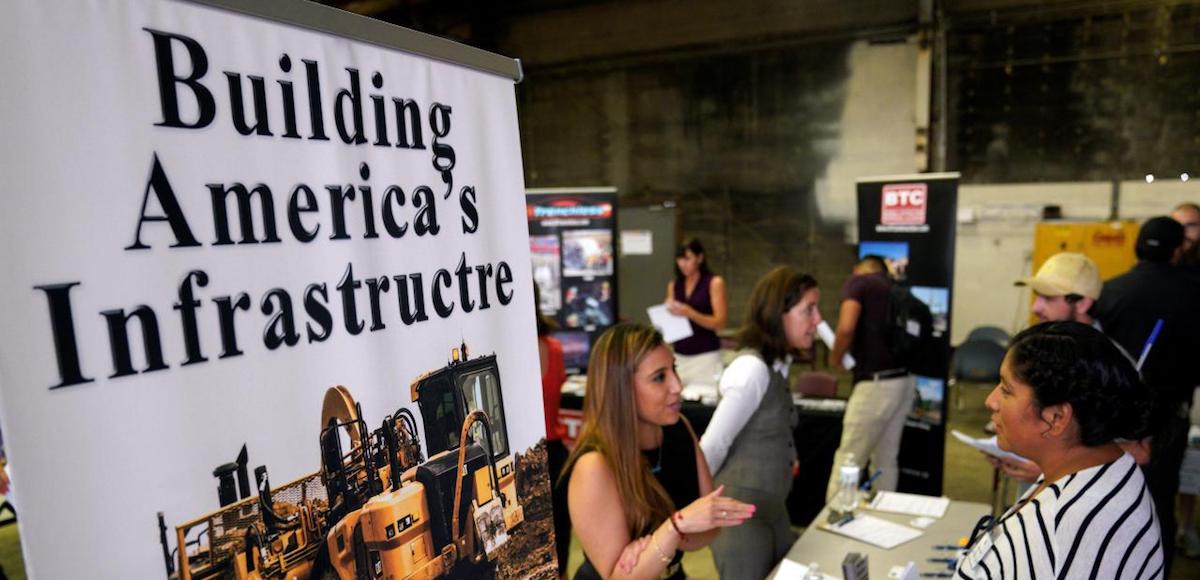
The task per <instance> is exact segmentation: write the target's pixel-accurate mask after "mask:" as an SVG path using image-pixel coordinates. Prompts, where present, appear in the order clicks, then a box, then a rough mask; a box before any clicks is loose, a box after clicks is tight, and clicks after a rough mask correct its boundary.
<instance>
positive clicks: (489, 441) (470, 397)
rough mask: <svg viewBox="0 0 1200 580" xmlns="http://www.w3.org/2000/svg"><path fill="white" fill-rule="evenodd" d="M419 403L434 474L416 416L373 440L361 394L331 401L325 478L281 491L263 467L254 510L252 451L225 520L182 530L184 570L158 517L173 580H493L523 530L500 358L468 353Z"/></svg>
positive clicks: (226, 503) (423, 379) (392, 418)
mask: <svg viewBox="0 0 1200 580" xmlns="http://www.w3.org/2000/svg"><path fill="white" fill-rule="evenodd" d="M410 393H411V395H412V401H413V402H415V403H417V407H418V409H419V410H420V412H421V417H422V419H423V427H424V432H425V437H426V440H427V446H426V447H427V449H428V453H429V459H428V460H425V459H424V457H423V455H422V453H421V444H420V440H419V438H418V435H417V422H416V418H415V417H414V416H413V414H412V413H411V412H410V411H409V410H408V409H405V408H401V409H399V410H398V411H396V412H395V413H394V414H392V415H388V416H387V417H385V418H384V420H383V422H382V424H381V426H380V427H379V428H377V429H375V430H368V428H367V424H366V422H365V421H364V420H363V419H362V409H361V407H360V406H359V405H358V404H357V403H355V402H354V399H353V397H352V396H351V395H350V392H349V390H348V389H346V388H345V387H342V386H337V387H332V388H330V389H329V390H328V391H326V393H325V398H324V401H323V403H322V410H321V426H322V428H321V434H320V440H319V441H320V448H321V470H320V471H318V472H316V473H314V474H310V475H308V476H305V477H303V478H300V479H299V480H296V481H294V482H290V483H288V484H285V485H284V486H282V487H280V488H278V489H275V490H272V489H271V486H270V483H269V481H268V479H267V474H266V468H265V467H259V468H258V469H256V470H255V476H256V480H257V482H258V496H257V497H254V498H251V497H247V496H248V495H249V494H248V492H249V490H248V482H247V481H246V476H245V465H246V458H245V448H244V447H243V450H242V454H241V455H240V456H239V460H238V461H237V462H235V463H231V464H226V465H223V466H221V467H219V468H217V470H216V471H214V475H216V476H217V477H218V479H219V481H220V482H221V483H220V485H219V486H218V495H219V496H220V499H221V502H222V505H223V507H222V509H221V510H218V511H216V512H213V513H211V514H207V515H205V516H202V517H201V518H197V519H196V520H193V521H191V522H187V523H185V524H183V525H180V526H177V527H176V546H178V547H177V549H176V551H177V553H176V554H175V556H176V557H172V556H173V554H172V552H171V551H169V550H168V542H167V528H166V524H165V522H164V518H163V515H162V513H161V512H160V513H159V530H160V536H161V538H160V539H161V542H162V546H163V557H164V559H165V560H166V565H167V575H168V577H169V578H172V579H174V578H179V579H181V580H190V579H195V578H235V579H237V580H258V579H268V578H270V579H276V578H279V579H287V580H305V579H308V578H314V579H318V580H328V579H338V580H366V579H383V578H388V579H396V580H399V579H406V578H412V579H420V578H438V577H442V576H450V577H456V576H461V575H472V576H473V575H476V574H477V573H479V572H485V571H486V569H487V567H488V566H491V565H493V564H494V561H493V560H494V556H495V555H496V554H497V549H498V548H499V547H500V546H501V545H503V544H504V542H505V541H507V537H508V533H509V532H510V531H511V530H512V529H513V528H514V527H516V526H517V525H519V524H520V523H521V522H522V521H523V520H524V511H523V508H522V507H521V506H520V504H519V503H518V502H517V496H516V473H515V471H516V470H515V467H514V463H513V457H512V455H511V453H510V449H509V442H508V434H507V429H506V423H505V415H504V402H503V399H502V398H501V397H502V394H501V389H500V375H499V369H498V366H497V364H496V357H495V355H487V356H482V357H477V358H476V359H474V360H469V358H468V356H467V349H466V345H465V344H464V345H462V346H461V347H460V348H456V349H453V351H452V356H451V360H450V362H449V363H448V364H447V365H446V366H445V367H443V368H441V369H437V370H435V371H431V372H428V373H425V374H423V375H421V376H420V377H418V378H417V379H416V380H414V381H413V382H412V383H411V385H410ZM234 474H237V476H238V480H237V481H238V488H237V489H235V487H234V483H233V481H234ZM460 474H461V475H460ZM239 492H240V495H241V499H238V496H239Z"/></svg>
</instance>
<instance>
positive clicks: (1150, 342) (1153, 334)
mask: <svg viewBox="0 0 1200 580" xmlns="http://www.w3.org/2000/svg"><path fill="white" fill-rule="evenodd" d="M1162 327H1163V319H1161V318H1159V319H1158V321H1157V322H1155V323H1154V330H1151V331H1150V337H1149V338H1147V339H1146V345H1145V346H1143V347H1142V354H1141V355H1139V356H1138V360H1137V370H1139V371H1140V370H1142V364H1143V363H1145V362H1146V357H1147V356H1149V355H1150V347H1152V346H1154V341H1155V339H1157V338H1158V333H1159V332H1161V331H1162Z"/></svg>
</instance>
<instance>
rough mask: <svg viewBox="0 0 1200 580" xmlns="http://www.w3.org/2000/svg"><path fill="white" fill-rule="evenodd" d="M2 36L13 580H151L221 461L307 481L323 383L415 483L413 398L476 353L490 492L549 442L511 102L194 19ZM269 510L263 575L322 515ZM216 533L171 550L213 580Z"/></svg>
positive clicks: (206, 17) (259, 22) (70, 26)
mask: <svg viewBox="0 0 1200 580" xmlns="http://www.w3.org/2000/svg"><path fill="white" fill-rule="evenodd" d="M0 39H2V40H0V42H2V43H3V45H2V48H0V76H2V78H4V79H5V81H4V84H5V88H4V90H3V91H2V92H0V167H3V171H2V178H0V188H3V192H2V196H0V248H2V249H0V272H2V274H3V282H2V283H0V303H3V305H4V307H3V308H2V309H0V426H2V428H3V432H4V441H5V445H6V451H7V455H8V459H9V462H10V469H11V472H12V477H13V488H14V497H15V498H16V501H15V504H16V505H17V509H18V511H19V512H20V528H21V543H22V547H23V549H24V554H25V557H26V567H27V570H28V572H29V574H30V576H32V577H36V578H164V577H166V576H167V573H166V569H165V562H164V554H163V548H162V546H161V545H160V534H159V525H158V519H157V513H158V512H162V513H163V514H164V520H165V523H166V526H167V532H166V534H165V535H166V540H167V542H166V544H167V550H168V551H169V552H170V551H173V550H176V549H178V545H177V544H178V542H177V537H176V534H177V530H176V526H179V525H181V524H183V523H184V522H187V521H190V520H194V519H196V518H200V517H201V516H203V515H205V514H208V513H210V512H213V511H216V510H218V509H219V508H220V504H219V503H218V492H217V488H218V481H217V479H215V478H214V476H213V471H214V468H215V467H217V466H218V465H221V464H224V463H227V462H232V461H234V460H235V457H236V456H237V454H238V452H239V450H240V449H241V447H242V445H243V444H245V445H246V446H247V448H248V451H249V470H250V472H251V474H250V479H251V481H250V486H251V488H252V489H251V493H250V495H251V496H252V497H253V498H254V499H257V497H258V494H259V487H258V486H257V485H256V482H255V480H254V475H253V472H254V470H255V469H256V468H257V467H258V466H265V467H266V469H267V471H268V473H269V476H270V483H271V485H272V486H275V487H276V488H278V487H280V486H282V485H284V484H286V483H287V482H290V481H292V480H295V479H297V478H301V477H304V476H306V475H310V474H313V473H315V472H317V471H318V470H319V469H320V467H321V458H322V454H321V442H320V440H319V439H320V435H321V428H322V427H323V425H322V421H321V418H322V402H323V398H324V397H325V396H326V390H327V389H328V388H329V387H332V386H334V385H345V386H346V387H347V389H348V391H349V392H350V393H351V394H352V396H353V399H354V400H355V401H357V402H358V403H359V404H360V405H361V409H362V417H361V418H362V419H363V421H365V424H366V427H367V428H368V429H370V430H375V429H378V428H379V427H380V425H381V423H382V422H383V420H384V417H385V416H387V415H391V414H393V413H395V412H396V411H397V410H398V409H401V408H406V409H409V410H410V412H411V413H412V414H413V415H414V416H415V419H416V421H415V422H416V424H417V426H418V430H419V437H420V442H421V448H422V449H421V451H422V453H424V454H425V458H426V459H428V455H429V454H430V451H431V450H430V449H428V448H427V446H428V445H431V444H432V443H433V442H432V441H431V439H433V440H434V441H438V440H445V441H450V442H452V444H453V445H454V446H457V445H458V431H457V428H459V427H461V425H459V423H458V422H450V423H447V424H448V425H451V426H452V427H454V429H448V430H447V432H446V433H440V434H438V433H426V432H425V431H426V426H427V425H428V424H429V423H428V421H431V420H434V418H433V417H431V416H429V414H430V413H431V412H432V411H435V410H437V409H431V408H422V407H421V406H420V405H418V404H417V403H415V402H414V401H413V396H414V392H415V391H416V387H414V386H412V383H413V381H414V380H415V379H417V378H418V377H419V376H421V375H422V374H423V373H427V372H430V371H437V370H439V369H443V368H450V367H452V366H453V364H452V363H451V362H450V361H451V357H452V352H451V351H452V349H453V348H456V347H459V346H460V345H461V344H463V343H465V344H466V346H467V348H468V351H469V353H466V356H467V362H468V363H469V362H470V361H473V360H476V359H479V360H482V361H484V362H486V361H487V360H490V359H487V356H488V355H492V354H495V364H496V367H497V372H498V375H499V378H500V381H501V383H502V386H503V398H502V399H503V403H502V407H501V408H502V410H503V412H502V413H499V412H498V410H497V408H491V409H484V410H485V411H487V413H488V415H489V419H490V421H491V426H492V428H493V429H496V428H497V426H500V427H504V428H506V429H502V430H505V431H506V434H507V447H508V449H507V454H506V453H502V452H501V451H503V450H501V449H493V451H494V454H495V456H496V458H497V460H496V464H498V465H499V464H503V465H501V466H500V467H499V468H496V470H495V472H496V473H497V475H507V477H508V479H510V480H511V470H512V469H513V466H512V465H511V464H507V463H505V456H508V457H509V458H510V459H511V457H512V456H516V455H517V454H524V453H526V451H527V450H529V449H530V448H531V447H533V446H535V445H536V444H537V443H538V441H539V440H540V439H541V438H542V437H543V436H544V433H543V432H542V431H543V430H544V428H543V424H544V423H543V420H542V407H541V395H540V391H539V387H538V381H539V375H538V370H537V369H538V366H537V362H536V361H537V355H536V343H535V334H534V324H533V322H534V321H533V309H532V300H533V298H532V292H531V285H530V280H531V273H530V265H529V264H530V258H529V244H528V238H527V230H526V225H525V215H524V202H523V200H524V195H523V191H524V184H523V179H522V172H521V157H520V147H519V140H518V134H517V116H516V104H515V99H514V91H513V84H512V80H511V79H507V78H501V77H499V76H493V75H490V74H485V73H480V72H477V71H473V70H469V69H467V68H463V67H460V66H456V65H452V64H447V63H444V62H439V61H434V60H429V59H426V58H420V57H416V56H413V55H410V54H406V53H403V52H401V51H397V50H390V49H385V48H381V47H378V46H375V45H371V44H367V43H363V42H356V41H354V40H351V39H346V38H340V37H337V36H333V35H330V34H325V33H320V32H315V31H312V30H307V29H303V28H299V27H296V26H290V25H284V24H279V23H276V22H272V21H269V20H266V19H262V18H256V17H252V16H246V15H241V14H237V13H232V12H228V11H224V10H220V9H214V8H209V7H205V6H201V5H197V4H192V3H187V2H167V1H153V2H152V1H149V0H140V1H132V0H129V1H127V0H120V1H117V0H113V1H102V0H92V1H86V2H73V3H71V5H70V6H69V7H66V6H61V5H59V4H58V3H55V2H43V1H41V0H10V1H7V2H4V3H3V5H2V6H0ZM463 354H464V353H460V354H459V356H460V357H461V356H463ZM463 364H467V363H463ZM463 380H465V379H461V377H460V379H459V381H460V383H461V382H462V381H463ZM458 386H459V387H461V391H460V392H459V396H460V397H465V398H466V399H468V403H467V406H468V407H470V406H471V405H472V403H470V402H469V400H470V399H471V398H472V396H473V395H472V392H471V388H472V387H467V386H462V384H459V385H458ZM429 388H432V387H429ZM473 388H474V389H475V395H474V396H479V393H478V390H479V388H480V386H479V384H475V386H474V387H473ZM447 392H449V391H447ZM485 398H486V397H485ZM461 404H462V403H461V401H460V406H461ZM485 406H486V405H485ZM470 410H471V409H470V408H468V409H466V411H470ZM423 411H424V413H423ZM461 411H462V409H460V412H461ZM439 412H441V411H439ZM497 415H501V416H500V417H497ZM343 434H344V432H343ZM493 439H494V440H495V441H501V442H503V439H504V438H503V437H500V438H496V437H493ZM371 441H372V442H374V443H376V444H379V445H382V444H383V438H382V437H372V439H371ZM344 444H345V443H344ZM346 445H348V444H346ZM348 450H349V447H344V448H343V451H348ZM360 451H361V449H360ZM435 451H436V449H435ZM383 455H386V453H385V454H383ZM452 455H455V456H456V455H457V452H455V453H454V454H452ZM379 456H380V454H378V453H377V455H376V458H377V459H378V457H379ZM455 459H457V457H454V458H453V459H451V460H448V461H450V463H451V465H454V460H455ZM468 459H470V458H469V457H468ZM368 471H369V470H368ZM500 471H505V472H506V473H505V474H501V473H499V472H500ZM480 473H483V476H481V475H480ZM486 475H487V472H486V471H481V472H479V473H476V477H475V478H474V482H475V485H476V488H479V486H482V485H483V484H482V483H480V482H484V481H486V480H487V479H488V478H487V477H484V476H486ZM397 479H399V477H398V476H397ZM451 481H452V480H451ZM317 482H318V484H319V483H320V480H319V479H318V480H317ZM381 483H382V485H383V486H384V488H385V491H386V490H387V488H389V486H390V485H391V484H389V482H388V481H387V478H386V477H383V478H382V482H381ZM410 485H413V482H411V481H408V480H406V481H405V482H404V483H403V484H402V485H398V486H397V487H398V488H399V487H404V489H405V490H411V489H413V488H411V487H405V486H410ZM498 485H499V486H500V487H501V488H504V487H505V482H504V478H503V477H501V478H500V481H499V482H498ZM428 487H429V486H428V482H426V487H425V488H424V493H426V494H432V493H433V492H432V491H431V490H430V489H429V488H428ZM451 487H453V485H452V486H451ZM509 487H511V485H509ZM321 488H322V489H321V490H320V491H321V492H322V493H324V491H325V490H324V486H323V485H322V486H321ZM443 493H444V492H443ZM449 493H450V496H451V497H453V493H454V491H453V489H451V490H450V492H449ZM331 495H332V494H331ZM475 495H476V496H477V497H475V498H473V499H475V500H476V501H477V502H479V503H484V502H485V500H487V497H486V494H485V492H484V491H482V490H480V489H477V490H476V493H475ZM254 499H250V500H245V502H243V504H244V505H249V503H254ZM310 499H311V498H306V501H307V500H310ZM329 499H330V500H332V498H329ZM471 499H472V498H469V497H468V498H467V503H468V504H469V503H470V500H471ZM505 499H506V503H504V506H505V509H504V512H503V516H504V517H505V518H506V520H505V522H502V523H504V524H505V525H507V527H508V528H509V530H508V534H510V535H511V534H514V533H516V531H520V530H522V529H523V528H521V527H520V525H521V524H520V523H519V522H517V521H516V520H514V519H513V518H514V517H517V516H519V515H520V514H519V513H517V512H514V511H513V505H512V501H511V500H512V499H515V498H507V497H506V498H505ZM246 502H249V503H246ZM427 502H428V505H426V506H425V509H427V510H429V511H436V507H437V506H435V505H434V503H436V502H435V501H434V499H433V498H432V496H431V497H430V498H429V499H428V500H427ZM310 504H311V505H310ZM275 508H276V509H277V510H278V511H279V512H280V513H281V514H283V516H282V517H283V518H284V519H287V518H288V517H289V514H291V519H290V520H288V521H287V522H282V523H280V522H276V524H277V525H275V526H271V525H266V526H265V528H266V529H257V530H250V532H249V533H250V535H252V536H254V535H255V534H259V535H261V536H262V537H261V538H258V540H259V541H262V542H269V541H270V539H271V538H276V539H281V540H282V541H281V545H282V546H283V547H282V548H280V547H279V546H276V547H275V548H273V549H268V548H264V549H263V550H261V551H260V552H261V553H256V554H257V556H256V557H255V559H258V560H259V562H258V563H254V562H251V563H250V564H249V567H251V568H253V567H254V566H256V565H257V566H261V567H262V568H260V569H259V572H260V574H261V576H263V577H274V576H271V574H272V573H273V572H270V570H268V569H267V568H266V566H268V565H275V564H276V563H279V562H282V561H283V560H282V559H279V558H280V552H281V551H282V552H288V551H289V550H293V549H295V550H299V548H295V544H296V542H297V541H299V542H300V543H301V546H303V543H304V542H309V543H311V544H312V550H310V551H308V552H303V553H300V552H290V553H289V554H288V557H289V558H292V559H299V560H312V559H313V558H314V557H315V556H314V555H313V554H315V553H316V552H315V551H316V550H317V547H318V546H319V545H321V544H324V543H325V542H326V538H325V537H324V535H325V534H326V533H329V534H334V533H335V532H333V531H329V530H328V528H329V527H331V526H332V525H333V523H334V522H333V521H332V520H333V518H332V516H331V513H332V512H330V511H329V509H330V508H329V506H321V505H320V502H317V503H311V502H310V503H308V504H301V503H296V504H295V505H289V506H286V507H284V506H281V505H276V506H275ZM293 508H300V509H301V511H304V510H316V511H313V512H312V513H309V512H307V511H305V512H304V513H305V514H307V515H306V516H305V517H308V518H313V517H316V516H313V515H312V514H313V513H316V514H318V516H319V518H321V519H324V518H330V520H331V521H328V522H324V523H322V522H316V523H313V522H312V521H308V520H305V521H304V522H301V523H299V524H297V523H296V522H297V521H299V520H297V519H296V516H295V514H293V513H291V512H290V510H291V509H293ZM246 509H250V508H246ZM257 509H260V510H261V509H262V508H261V507H260V508H257ZM414 509H416V508H414ZM322 510H324V511H322ZM445 511H446V513H449V511H450V510H449V508H447V509H446V510H445ZM476 511H477V512H480V513H482V511H483V509H482V508H480V509H478V510H476ZM526 511H528V506H526ZM546 512H547V513H548V512H549V510H548V509H547V510H546ZM414 513H416V512H414ZM422 513H424V512H422ZM513 513H517V516H513V515H512V514H513ZM435 515H436V514H435ZM364 517H365V516H364ZM430 517H433V516H430V515H429V514H426V515H425V517H424V519H429V518H430ZM476 517H477V518H478V517H480V516H478V515H477V516H476ZM489 517H490V516H489ZM262 519H263V518H262V516H261V514H260V515H259V517H258V520H256V521H255V522H253V523H254V525H255V526H258V527H259V528H263V527H264V524H263V522H262V521H261V520H262ZM403 519H404V518H403V517H402V518H400V520H399V521H398V522H397V523H398V524H401V527H404V525H406V524H403ZM435 519H436V518H435ZM415 520H416V521H417V522H418V523H419V522H420V521H421V520H422V518H420V517H417V518H415ZM526 523H528V522H526ZM436 524H437V522H431V523H430V525H431V526H432V525H436ZM493 524H494V522H493ZM297 525H299V526H300V528H306V527H312V528H314V530H315V532H316V535H317V536H320V537H315V538H314V537H312V536H313V534H310V535H309V537H303V536H302V535H298V534H297V533H296V532H295V531H294V530H295V529H296V528H295V526H297ZM448 525H449V524H445V525H443V527H445V528H447V529H448V527H447V526H448ZM495 525H498V524H495ZM206 526H208V527H206ZM480 526H481V527H480V528H479V529H480V530H482V529H484V528H483V524H480ZM250 527H253V526H250ZM459 528H460V529H461V528H462V524H461V523H460V526H459ZM526 528H528V526H526ZM381 529H382V528H381ZM281 530H282V531H281ZM288 530H292V531H288ZM314 530H309V531H310V532H312V531H314ZM225 531H227V530H224V529H223V528H220V529H219V528H217V527H212V524H211V522H210V523H208V524H205V525H204V526H199V527H196V528H192V529H190V530H189V531H188V533H189V534H190V535H187V536H186V541H187V542H192V541H193V540H195V541H196V542H197V543H196V544H195V545H193V546H191V547H190V548H188V552H189V553H191V554H193V556H195V557H196V558H197V559H198V560H197V561H199V560H203V559H205V558H207V559H208V560H206V561H209V562H210V563H212V565H226V564H222V563H221V561H220V558H221V557H224V556H226V555H227V554H221V553H218V552H219V551H220V550H219V549H218V546H217V545H216V544H217V540H218V539H220V536H221V534H222V533H223V532H225ZM500 531H501V532H503V531H504V530H500ZM391 532H392V530H391V528H389V536H388V537H389V538H390V537H391V535H390V534H391ZM424 533H425V534H426V535H425V537H426V538H430V537H432V541H433V544H434V545H433V546H432V547H428V550H426V551H427V552H428V553H430V554H432V556H430V557H431V558H437V557H438V545H437V544H438V543H439V542H442V543H444V538H443V539H441V540H439V539H438V537H437V534H436V533H432V536H430V535H429V534H430V533H431V532H428V531H426V532H424ZM272 534H275V535H272ZM501 535H502V534H501ZM329 537H330V538H332V537H333V536H332V535H330V536H329ZM347 537H349V536H347ZM297 538H298V540H297ZM502 539H503V538H501V540H502ZM486 540H487V548H488V551H489V552H490V551H491V549H492V547H493V544H494V543H495V542H494V541H493V540H494V538H492V537H490V536H489V537H487V538H486ZM329 541H330V542H332V540H329ZM360 541H361V538H360ZM406 541H407V540H406ZM289 542H290V543H291V544H290V546H291V547H289ZM483 543H484V542H483V541H482V540H481V541H479V544H481V545H482V544H483ZM413 545H416V544H413ZM414 549H415V548H414ZM414 553H415V552H414ZM467 555H469V554H467ZM462 556H463V554H462V553H461V547H460V557H462ZM373 557H376V558H378V555H376V556H373ZM171 558H172V559H173V561H174V566H175V567H176V574H177V575H179V574H181V571H180V570H179V569H178V568H179V563H180V558H179V556H178V554H172V555H171ZM271 558H277V559H279V562H276V561H274V560H271ZM330 558H331V559H336V556H332V555H331V556H330ZM289 561H290V560H289ZM375 562H376V563H375V564H374V565H375V566H376V567H379V566H386V565H390V564H388V563H387V562H386V554H385V561H384V562H383V563H379V560H378V559H377V560H375ZM352 564H353V559H352V558H351V565H352ZM452 564H453V562H449V561H448V560H443V561H442V562H441V565H443V566H445V567H447V568H449V567H450V566H451V565H452ZM230 565H232V564H230ZM241 565H242V566H246V565H247V564H246V562H244V561H243V562H242V563H241ZM279 565H280V566H286V565H290V564H279ZM338 572H339V573H344V572H343V570H342V569H340V568H339V569H338ZM240 573H244V571H242V572H240ZM301 577H303V574H301ZM343 577H345V576H343Z"/></svg>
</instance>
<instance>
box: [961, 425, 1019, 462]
mask: <svg viewBox="0 0 1200 580" xmlns="http://www.w3.org/2000/svg"><path fill="white" fill-rule="evenodd" d="M950 433H951V434H952V435H954V437H955V438H956V439H958V440H959V441H962V442H963V443H966V444H967V445H970V446H971V447H974V448H976V449H978V450H980V451H982V452H984V453H987V454H988V455H991V456H992V457H996V458H999V459H1012V460H1017V461H1029V460H1028V459H1025V458H1024V457H1021V456H1020V455H1017V454H1016V453H1013V452H1011V451H1005V450H1003V449H1001V448H1000V446H999V445H997V444H996V436H995V435H992V436H991V437H988V438H987V439H976V438H974V437H971V436H970V435H967V434H965V433H963V432H962V431H959V430H958V429H953V430H951V431H950Z"/></svg>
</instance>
